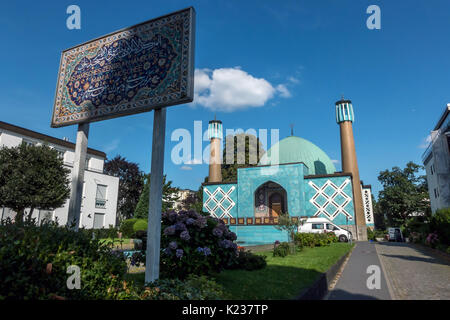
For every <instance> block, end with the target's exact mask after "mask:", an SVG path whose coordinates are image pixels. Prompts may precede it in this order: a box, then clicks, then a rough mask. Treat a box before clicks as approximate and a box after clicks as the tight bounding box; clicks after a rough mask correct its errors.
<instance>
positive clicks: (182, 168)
mask: <svg viewBox="0 0 450 320" xmlns="http://www.w3.org/2000/svg"><path fill="white" fill-rule="evenodd" d="M180 169H181V170H192V167H189V166H182V167H181V168H180Z"/></svg>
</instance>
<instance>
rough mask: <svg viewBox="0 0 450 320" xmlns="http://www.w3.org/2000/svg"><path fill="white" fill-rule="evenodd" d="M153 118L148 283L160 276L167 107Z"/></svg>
mask: <svg viewBox="0 0 450 320" xmlns="http://www.w3.org/2000/svg"><path fill="white" fill-rule="evenodd" d="M153 119H154V120H153V142H152V167H151V172H150V197H149V208H148V227H147V252H146V255H145V282H146V283H148V282H153V281H155V280H156V279H158V278H159V252H160V243H161V210H162V189H163V174H164V173H163V172H164V140H165V139H164V138H165V133H166V109H165V108H162V109H156V110H155V114H154V118H153Z"/></svg>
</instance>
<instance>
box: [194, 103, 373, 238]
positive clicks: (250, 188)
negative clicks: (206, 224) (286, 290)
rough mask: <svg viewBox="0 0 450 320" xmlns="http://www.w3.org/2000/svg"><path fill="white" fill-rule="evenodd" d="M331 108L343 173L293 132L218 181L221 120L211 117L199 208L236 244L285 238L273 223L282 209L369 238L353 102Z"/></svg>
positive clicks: (369, 217) (369, 221)
mask: <svg viewBox="0 0 450 320" xmlns="http://www.w3.org/2000/svg"><path fill="white" fill-rule="evenodd" d="M335 107H336V122H337V123H338V124H339V127H340V138H341V163H342V172H338V171H336V168H335V167H334V164H333V162H332V161H331V159H330V158H329V157H328V155H327V154H326V153H325V152H324V151H322V150H321V149H320V148H319V147H318V146H316V145H315V144H313V143H311V142H310V141H308V140H305V139H302V138H300V137H296V136H293V135H292V136H289V137H287V138H284V139H282V140H280V141H279V142H278V143H276V144H274V145H273V146H272V147H271V148H270V149H269V150H267V152H266V153H265V154H264V155H263V156H262V157H261V159H260V161H259V163H258V164H257V166H252V167H245V168H238V170H237V181H233V182H222V174H221V163H222V162H221V155H222V152H221V147H220V146H221V143H220V142H221V139H222V136H223V129H222V122H221V121H219V120H212V121H210V122H209V125H208V136H209V139H210V152H211V154H210V164H209V178H208V182H207V183H204V184H203V208H204V210H205V211H207V212H209V213H210V214H211V215H212V216H214V217H217V218H220V219H222V220H223V221H224V222H225V223H226V224H227V225H229V227H230V230H231V231H233V232H235V233H236V235H237V242H238V244H241V245H256V244H268V243H273V242H274V241H276V240H279V241H286V240H287V234H286V233H285V232H282V231H279V230H278V229H276V228H275V227H274V225H276V224H277V223H278V217H279V216H280V215H281V214H289V216H290V217H291V219H293V220H298V219H304V218H307V217H324V218H327V219H329V220H330V221H332V222H333V223H334V224H336V225H338V226H340V227H342V228H345V229H347V230H349V231H350V232H352V234H353V238H354V239H356V240H359V241H364V240H367V227H371V228H373V225H374V222H373V210H372V197H371V186H370V185H368V186H366V185H364V184H363V182H362V181H361V180H360V177H359V170H358V163H357V158H356V150H355V143H354V138H353V127H352V123H353V121H354V112H353V106H352V103H351V101H350V100H344V99H342V100H340V101H338V102H336V103H335Z"/></svg>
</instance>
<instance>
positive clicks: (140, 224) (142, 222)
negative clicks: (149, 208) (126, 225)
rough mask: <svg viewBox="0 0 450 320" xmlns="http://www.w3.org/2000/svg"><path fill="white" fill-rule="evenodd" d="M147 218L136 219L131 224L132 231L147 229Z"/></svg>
mask: <svg viewBox="0 0 450 320" xmlns="http://www.w3.org/2000/svg"><path fill="white" fill-rule="evenodd" d="M147 225H148V223H147V220H146V219H137V220H136V222H135V223H134V225H133V231H134V232H137V231H147Z"/></svg>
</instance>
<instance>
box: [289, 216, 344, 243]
mask: <svg viewBox="0 0 450 320" xmlns="http://www.w3.org/2000/svg"><path fill="white" fill-rule="evenodd" d="M297 231H298V232H305V233H325V232H333V233H334V234H335V235H336V237H338V239H339V241H340V242H347V241H349V240H350V239H352V233H351V232H350V231H348V230H345V229H343V228H341V227H338V226H337V225H335V224H334V223H332V222H331V221H330V220H328V219H326V218H308V219H306V220H304V222H303V224H302V225H301V226H299V227H298V230H297Z"/></svg>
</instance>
